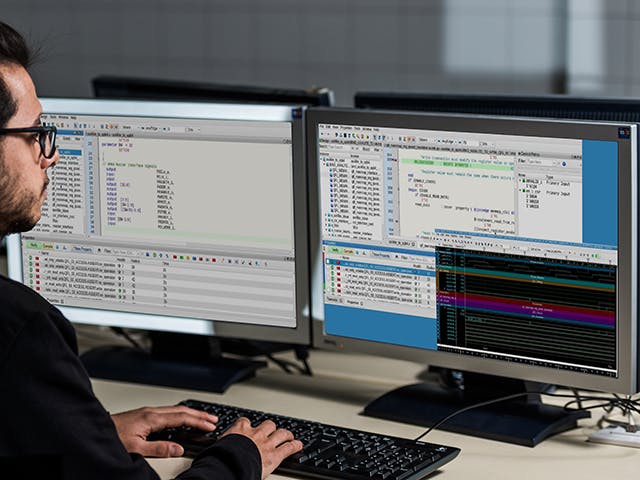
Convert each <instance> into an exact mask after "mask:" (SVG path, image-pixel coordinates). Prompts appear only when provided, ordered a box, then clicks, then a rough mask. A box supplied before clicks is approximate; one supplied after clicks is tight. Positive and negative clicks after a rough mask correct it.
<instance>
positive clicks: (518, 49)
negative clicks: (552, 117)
mask: <svg viewBox="0 0 640 480" xmlns="http://www.w3.org/2000/svg"><path fill="white" fill-rule="evenodd" d="M2 3H3V7H2V17H1V18H2V20H3V21H6V22H8V23H10V24H12V25H14V26H15V27H16V28H18V29H19V30H20V31H22V32H23V33H27V34H29V36H30V37H31V38H32V39H33V40H35V41H36V42H40V43H41V44H42V45H43V47H44V53H45V55H44V58H43V60H44V61H43V62H42V63H40V64H39V65H38V66H37V67H36V68H35V69H34V76H35V78H36V82H37V84H38V85H39V89H40V93H41V94H42V95H49V96H69V95H73V96H90V95H91V90H90V79H91V78H92V77H94V76H96V75H99V74H118V75H131V76H147V77H161V78H176V79H185V80H202V81H212V82H220V83H235V84H255V85H270V86H281V87H299V88H304V87H308V86H310V85H322V86H328V87H331V88H333V89H334V90H335V91H336V94H337V99H338V102H339V103H340V104H343V105H349V104H350V103H351V99H352V95H353V92H355V91H357V90H367V89H368V90H397V91H440V92H445V91H457V92H463V91H474V92H536V93H543V92H562V91H565V90H569V91H572V92H578V93H582V92H586V93H589V94H608V93H611V94H620V95H634V94H636V93H637V91H638V89H640V86H637V85H640V81H638V80H637V79H638V78H639V77H640V70H639V68H640V67H639V66H638V62H636V61H635V58H633V52H634V48H633V45H634V43H637V42H634V41H635V40H636V38H637V37H638V35H640V33H636V31H635V30H636V29H635V26H636V24H637V22H638V21H640V20H639V19H640V6H638V5H637V4H636V2H634V1H633V0H613V1H608V2H605V0H536V1H534V2H532V1H530V0H263V1H260V0H92V1H86V0H59V1H57V2H46V1H43V0H3V2H2ZM637 3H638V4H640V2H637ZM639 31H640V30H639Z"/></svg>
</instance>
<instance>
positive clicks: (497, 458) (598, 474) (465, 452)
mask: <svg viewBox="0 0 640 480" xmlns="http://www.w3.org/2000/svg"><path fill="white" fill-rule="evenodd" d="M311 361H312V367H315V375H314V377H312V378H310V377H303V376H299V375H287V374H285V373H284V372H282V371H280V370H276V369H274V368H268V369H264V370H262V371H260V372H259V374H258V376H257V377H256V378H254V379H252V380H249V381H247V382H243V383H240V384H236V385H233V386H232V387H231V388H230V389H229V390H228V391H227V392H226V393H225V394H223V395H218V394H211V393H205V392H196V391H187V390H178V389H171V388H161V387H151V386H146V385H133V384H125V383H117V382H108V381H103V380H94V381H93V385H94V388H95V392H96V394H97V396H98V398H99V399H100V400H101V401H102V402H103V404H104V405H105V407H106V408H107V409H108V410H109V411H111V412H118V411H123V410H128V409H132V408H137V407H140V406H145V405H146V406H156V405H171V404H175V403H177V402H179V401H180V400H184V399H186V398H197V399H202V400H206V401H212V402H219V403H227V404H230V405H238V406H242V407H248V408H255V409H260V410H265V411H269V412H273V413H279V414H284V415H289V416H294V417H302V418H309V419H311V420H317V421H320V422H325V423H331V424H337V425H343V426H346V427H351V428H356V429H361V430H369V431H374V432H379V433H383V434H387V435H396V436H401V437H407V438H415V437H416V436H417V435H419V434H420V433H421V432H422V431H423V429H422V428H420V427H415V426H411V425H405V424H401V423H395V422H390V421H386V420H379V419H374V418H368V417H364V416H361V415H359V412H360V411H361V410H362V408H363V407H364V405H365V404H366V403H367V402H368V401H370V400H372V399H374V398H376V397H377V396H379V395H381V394H382V393H384V392H387V391H388V390H390V389H391V388H395V387H397V386H400V385H403V384H406V383H409V382H411V381H415V380H414V378H415V374H416V373H417V371H419V366H418V365H415V364H410V363H409V362H397V361H390V360H381V359H372V358H370V357H364V356H363V357H360V356H344V355H336V354H332V353H327V352H313V355H312V357H311ZM372 362H376V363H379V367H380V368H376V369H372ZM376 366H378V365H376ZM372 371H375V372H376V374H377V376H376V377H372V376H367V374H366V372H372ZM599 415H600V413H598V412H596V413H595V415H594V418H592V419H587V420H582V423H581V425H583V426H582V427H581V428H579V429H576V430H573V431H570V432H565V433H563V434H560V435H557V436H555V437H553V438H551V439H548V440H546V441H544V442H543V443H541V444H540V445H538V446H537V447H535V448H528V447H520V446H515V445H508V444H504V443H500V442H495V441H491V440H483V439H478V438H472V437H467V436H464V435H458V434H454V433H449V432H443V431H434V432H431V433H430V434H429V436H428V437H427V438H426V439H425V440H426V441H431V442H434V443H442V444H445V445H451V446H456V447H459V448H461V449H462V453H461V454H460V456H458V458H457V459H455V460H454V461H453V462H451V463H449V464H448V465H446V466H445V467H444V468H443V469H441V470H440V472H439V473H437V474H435V477H438V478H440V477H441V478H442V479H470V478H489V477H488V475H491V477H490V478H491V479H492V480H501V479H504V480H513V479H514V478H517V479H518V480H527V479H540V478H547V479H554V478H571V477H576V478H580V480H588V479H604V478H633V477H635V476H636V475H637V473H638V469H639V468H640V449H636V448H629V447H617V446H610V445H600V444H593V443H589V442H587V441H586V438H587V435H588V434H589V433H590V432H591V431H593V430H594V429H595V423H596V421H597V419H598V417H599ZM149 461H150V463H151V465H152V466H153V467H154V468H155V469H156V470H157V471H158V472H159V473H160V475H161V477H162V478H171V477H172V476H173V475H175V474H177V473H178V472H180V471H182V470H183V469H184V468H185V467H186V465H188V460H186V459H150V460H149ZM270 478H273V479H274V480H275V479H277V478H284V477H281V476H278V475H272V477H270ZM432 478H434V477H432Z"/></svg>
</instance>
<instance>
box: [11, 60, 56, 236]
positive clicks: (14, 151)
mask: <svg viewBox="0 0 640 480" xmlns="http://www.w3.org/2000/svg"><path fill="white" fill-rule="evenodd" d="M0 75H1V76H2V78H3V80H4V82H5V83H6V85H7V87H8V88H9V90H10V92H11V94H12V96H13V98H14V100H15V101H16V104H17V111H16V113H15V115H14V116H13V117H11V119H9V122H8V123H7V124H6V128H20V127H32V126H38V125H40V124H41V122H40V114H41V113H42V107H41V105H40V102H39V101H38V97H37V96H36V90H35V87H34V85H33V81H32V80H31V77H30V76H29V74H28V73H27V71H26V70H25V69H24V68H22V67H20V66H17V65H0ZM58 159H59V155H58V153H57V152H56V154H55V155H54V156H53V158H50V159H47V158H44V156H43V155H42V153H41V150H40V144H39V143H38V140H37V136H36V135H34V134H30V133H24V134H15V135H3V136H2V137H0V235H1V236H4V235H7V234H9V233H16V232H24V231H27V230H31V229H32V228H33V227H34V226H35V224H36V223H37V222H38V220H40V216H41V214H42V213H41V212H42V204H43V203H44V200H45V198H46V187H47V184H48V183H49V178H48V177H47V173H46V169H47V168H49V167H50V166H52V165H54V164H55V163H56V162H57V161H58Z"/></svg>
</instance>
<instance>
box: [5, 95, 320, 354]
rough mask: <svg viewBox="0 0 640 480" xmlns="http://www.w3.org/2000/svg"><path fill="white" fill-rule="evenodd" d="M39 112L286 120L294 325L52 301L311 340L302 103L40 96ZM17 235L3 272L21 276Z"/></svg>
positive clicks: (146, 320) (119, 317) (113, 317)
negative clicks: (289, 139)
mask: <svg viewBox="0 0 640 480" xmlns="http://www.w3.org/2000/svg"><path fill="white" fill-rule="evenodd" d="M40 102H41V104H42V108H43V112H44V113H52V114H69V115H74V114H75V115H105V116H123V117H158V118H187V119H205V120H209V119H210V120H247V121H267V122H268V121H274V122H291V125H292V154H293V159H292V162H293V186H292V188H293V206H294V208H293V216H294V222H293V226H294V248H295V272H296V273H295V278H296V281H295V284H296V327H295V328H290V327H277V326H265V325H256V324H248V323H237V322H229V321H224V320H205V319H197V318H190V317H179V316H170V315H167V316H165V315H153V314H143V313H132V312H122V311H117V310H101V309H92V308H81V307H69V306H59V305H58V306H57V307H58V308H59V309H60V310H61V311H62V313H63V314H64V315H65V316H66V317H67V318H68V319H69V320H70V321H71V322H72V323H77V324H85V325H96V326H108V327H122V328H134V329H142V330H153V331H161V332H174V333H185V334H195V335H207V336H216V337H222V338H240V339H246V340H266V341H274V342H284V343H291V344H299V345H309V344H310V343H311V337H310V335H311V333H310V327H309V325H310V318H309V311H310V305H309V301H310V299H309V281H308V279H309V268H308V264H309V262H308V232H307V222H306V215H307V192H306V188H305V187H306V177H307V171H306V168H307V166H306V162H305V146H304V141H305V135H304V122H305V113H304V112H305V108H306V107H304V106H299V105H288V106H281V105H249V104H226V103H225V104H216V103H195V102H157V101H154V102H151V101H129V100H106V99H71V98H41V99H40ZM20 239H21V235H20V234H13V235H10V236H8V237H7V267H8V275H9V278H12V279H14V280H17V281H19V282H22V279H23V276H22V274H23V271H22V262H21V259H22V248H21V241H20Z"/></svg>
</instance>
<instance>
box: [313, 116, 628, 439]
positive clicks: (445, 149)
mask: <svg viewBox="0 0 640 480" xmlns="http://www.w3.org/2000/svg"><path fill="white" fill-rule="evenodd" d="M307 132H308V148H309V156H310V159H309V162H310V191H311V194H310V208H311V212H312V214H311V215H310V218H311V226H310V240H311V242H312V250H311V252H312V269H313V274H312V279H313V280H312V281H313V284H312V305H313V312H312V318H313V322H314V326H313V330H314V343H315V345H316V346H317V347H319V348H329V349H335V350H340V351H345V352H349V351H357V352H368V353H373V354H376V355H382V356H390V357H396V358H402V359H409V360H417V361H420V362H424V363H426V364H431V365H437V366H441V367H446V368H451V369H457V370H463V371H466V372H473V373H475V374H484V375H466V376H465V385H464V389H460V388H450V389H449V388H441V387H439V386H433V385H429V384H426V383H425V384H417V385H412V386H408V387H402V388H401V389H399V390H397V391H394V392H391V393H389V394H387V395H385V396H383V397H381V398H380V399H377V400H376V401H374V402H372V403H371V404H370V405H368V406H367V408H366V409H365V413H367V414H370V415H374V416H381V417H383V418H390V419H394V420H401V421H406V422H410V423H415V424H420V425H432V424H433V423H434V422H435V421H436V420H438V419H440V418H442V417H444V416H446V415H447V414H449V413H451V412H453V411H455V410H457V409H459V408H462V407H464V406H468V405H470V404H474V403H478V402H481V401H485V400H488V399H492V398H495V397H500V396H502V395H507V394H510V393H514V392H523V391H526V385H523V384H522V380H526V381H532V382H541V383H547V384H559V385H568V386H573V387H578V388H586V389H594V390H599V391H605V392H618V393H627V394H630V393H635V392H637V391H638V377H637V375H638V369H637V345H638V330H637V308H636V306H637V305H636V294H635V292H636V291H637V290H636V283H637V281H636V274H637V269H636V265H637V261H636V255H637V248H636V247H637V245H636V243H637V239H636V232H637V222H636V219H637V212H636V205H637V198H636V197H637V181H636V179H637V172H636V170H637V127H636V125H635V124H629V123H624V122H619V123H615V124H608V123H596V122H580V121H558V120H542V119H523V118H515V117H476V116H472V115H448V116H447V115H435V114H419V113H406V112H405V113H390V112H380V111H363V110H337V109H336V110H333V111H331V110H328V109H314V110H313V111H310V112H309V115H308V117H307ZM467 377H468V378H467ZM535 388H536V389H537V388H541V387H540V386H537V387H535ZM581 416H584V413H583V412H575V413H571V414H568V416H567V414H566V412H564V411H563V409H562V408H559V407H551V406H549V405H545V404H542V403H539V402H538V398H533V397H530V398H528V401H519V402H510V403H508V404H507V403H501V404H497V405H496V406H494V407H491V408H490V407H487V408H484V409H478V410H472V411H469V412H466V413H463V414H460V415H459V416H457V417H455V418H453V419H451V420H450V421H449V422H447V423H445V424H444V425H443V426H442V427H441V428H444V429H449V430H453V431H457V432H462V433H467V434H473V435H479V436H483V437H488V438H493V439H497V440H503V441H508V442H513V443H519V444H523V445H531V446H533V445H535V444H536V443H537V442H539V441H541V440H542V439H543V438H545V437H546V436H548V435H550V434H552V433H556V432H558V431H562V430H565V429H568V428H571V427H572V426H575V422H576V420H577V418H580V417H581Z"/></svg>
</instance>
